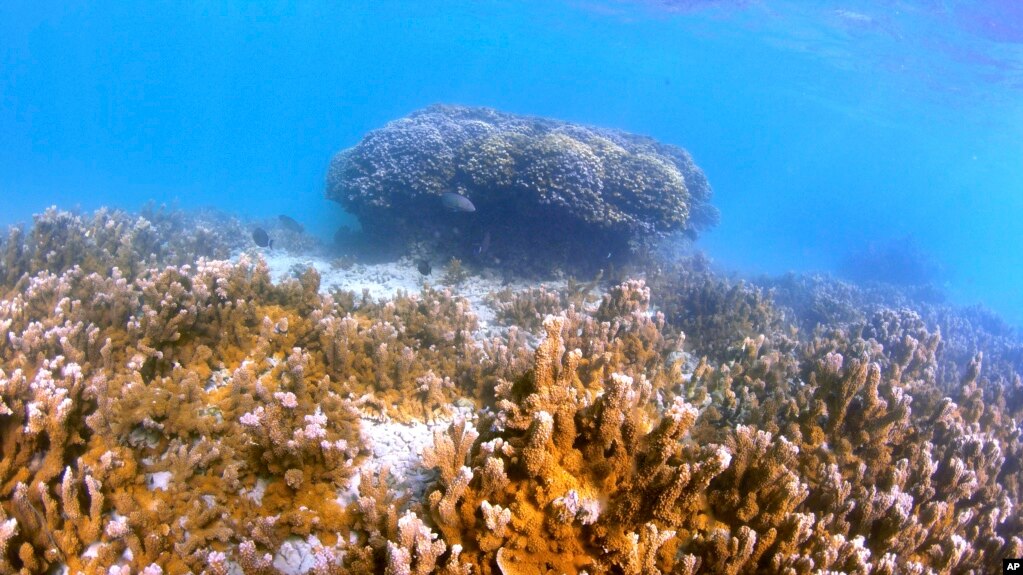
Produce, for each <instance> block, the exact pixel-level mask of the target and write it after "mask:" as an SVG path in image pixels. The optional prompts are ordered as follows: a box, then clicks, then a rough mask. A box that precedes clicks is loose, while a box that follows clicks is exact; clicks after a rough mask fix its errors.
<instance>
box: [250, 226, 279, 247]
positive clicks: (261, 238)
mask: <svg viewBox="0 0 1023 575" xmlns="http://www.w3.org/2000/svg"><path fill="white" fill-rule="evenodd" d="M252 241H254V242H256V245H257V246H259V247H261V248H273V247H274V241H273V240H271V239H270V234H268V233H266V230H264V229H263V228H256V229H254V230H252Z"/></svg>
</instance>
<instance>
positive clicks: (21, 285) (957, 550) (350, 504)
mask: <svg viewBox="0 0 1023 575" xmlns="http://www.w3.org/2000/svg"><path fill="white" fill-rule="evenodd" d="M61 221H63V222H64V223H63V225H66V226H71V227H75V226H78V225H79V223H77V222H76V221H75V220H74V219H73V218H69V219H64V220H61ZM124 229H125V230H127V229H128V228H124ZM162 233H164V232H163V231H159V230H158V231H157V234H162ZM14 237H17V234H15V236H14ZM66 237H68V238H71V237H73V234H70V233H69V234H68V235H66ZM19 242H22V243H20V244H19V245H22V246H24V243H23V242H24V239H22V240H19ZM185 243H186V244H187V243H188V242H187V240H186V241H185ZM69 245H70V247H69V250H71V251H69V252H68V253H64V254H60V253H57V254H54V255H53V256H52V257H50V258H49V259H48V260H46V261H49V262H50V263H54V265H58V266H59V267H65V266H66V265H69V266H70V267H66V269H63V270H60V271H59V273H58V272H56V271H45V270H36V271H35V272H33V273H32V274H28V275H26V274H25V272H24V271H22V272H17V273H16V274H15V275H16V276H17V277H15V278H14V279H13V282H14V283H15V284H17V285H13V284H12V285H13V287H11V288H9V289H8V291H7V292H6V294H5V295H4V296H3V298H2V299H0V333H3V334H4V337H2V338H0V449H2V452H0V455H2V457H0V488H2V491H0V571H3V572H15V573H24V574H29V573H42V572H47V571H50V570H53V569H57V568H59V567H62V566H66V567H67V568H68V569H69V570H70V571H71V572H82V573H87V574H91V573H123V572H142V573H147V574H154V573H174V574H178V573H182V574H183V573H187V572H195V573H201V572H205V573H232V572H239V571H241V572H246V573H268V574H276V573H280V572H285V571H287V572H295V571H294V570H296V569H297V570H299V571H301V572H311V573H331V574H333V573H381V572H392V573H445V574H459V575H464V574H465V573H469V572H472V573H481V574H486V573H505V574H508V573H536V572H550V571H553V572H564V573H580V572H582V571H585V572H587V573H590V574H598V573H696V572H725V573H763V572H768V573H790V574H809V573H815V572H828V571H830V572H846V573H906V572H908V573H931V572H933V573H942V572H956V573H959V572H963V573H981V572H989V571H991V570H993V569H996V568H997V565H999V564H1000V559H1001V558H1002V557H1005V556H1016V555H1019V554H1020V553H1021V552H1023V537H1021V533H1023V519H1021V515H1020V511H1019V510H1020V506H1019V502H1020V498H1021V497H1023V491H1021V489H1023V485H1021V482H1020V481H1019V479H1018V475H1019V472H1020V469H1021V461H1023V459H1021V455H1023V447H1021V441H1020V435H1021V432H1020V429H1019V423H1018V422H1019V421H1020V419H1021V418H1020V411H1019V410H1020V404H1021V396H1020V387H1021V386H1020V383H1019V381H1020V378H1019V370H1018V358H1017V357H1016V356H1015V355H1014V354H1015V353H1016V350H1018V345H1019V344H1018V342H1017V341H1015V340H1014V339H1013V337H1014V336H1013V334H1012V333H1011V332H1009V331H1006V330H1003V329H1001V328H1000V327H999V326H998V325H997V324H994V323H991V322H989V321H987V320H985V318H984V317H983V316H982V315H978V314H977V313H975V312H970V311H966V312H962V311H960V312H955V313H952V312H951V311H949V312H948V313H945V312H939V311H936V310H937V309H938V308H933V307H926V306H921V307H916V308H910V307H907V306H886V305H877V306H868V305H864V306H859V303H855V305H853V307H854V308H855V309H856V313H855V314H849V315H848V316H846V317H845V318H844V319H842V320H841V321H836V322H834V323H831V324H829V325H822V326H816V325H815V326H813V327H812V328H809V329H808V328H806V327H805V326H804V325H803V324H802V322H801V320H799V318H795V319H796V320H799V321H795V320H794V321H795V323H796V324H798V325H789V324H788V323H787V322H788V321H789V320H791V319H793V318H792V317H791V316H788V315H783V314H782V312H780V311H779V308H777V307H775V305H776V304H775V303H773V302H772V300H771V293H770V292H768V291H759V292H755V295H752V296H751V295H750V294H753V293H754V291H750V290H748V289H747V288H743V289H742V290H740V291H738V292H734V293H732V291H731V290H733V288H734V284H731V283H729V282H725V281H721V280H720V278H716V276H714V275H713V274H712V273H710V272H709V271H708V270H702V271H701V270H700V269H699V268H698V267H697V266H694V269H693V270H692V272H691V273H692V274H693V277H696V278H697V279H699V281H698V282H697V281H694V282H691V283H690V284H689V285H697V286H702V287H701V288H700V289H691V290H690V289H685V288H684V287H683V289H678V290H675V291H671V286H672V283H671V281H675V280H672V279H671V275H670V274H668V275H659V274H657V273H653V272H652V273H650V274H649V275H648V278H647V279H648V281H647V282H643V281H638V280H631V281H625V282H622V283H620V284H619V285H616V286H613V287H611V288H610V289H608V290H607V291H606V293H605V295H604V296H603V297H602V298H601V300H600V302H599V303H597V304H595V305H590V304H588V303H585V302H582V301H573V300H572V298H571V297H569V294H568V293H558V294H556V295H557V298H556V301H555V298H554V297H553V295H552V294H553V292H543V293H540V294H539V295H540V296H542V297H540V298H539V299H536V300H535V302H533V301H530V298H531V297H532V296H531V295H523V296H521V298H522V299H521V300H519V302H518V303H515V304H514V305H513V308H512V311H509V312H508V315H507V316H506V317H505V321H514V322H518V321H520V320H519V319H515V318H518V317H519V316H521V317H523V318H527V317H528V318H535V317H536V314H537V313H538V312H539V311H540V310H552V311H556V312H557V315H554V316H551V317H545V318H544V320H543V321H542V322H537V320H535V319H530V321H533V322H536V324H535V325H536V326H537V327H539V328H542V329H543V332H544V334H545V337H544V338H543V339H542V340H541V341H540V342H539V343H538V344H537V345H535V346H532V344H530V343H529V341H530V340H529V339H528V338H527V337H526V334H525V333H524V332H525V331H527V330H526V329H519V328H518V327H514V326H512V327H508V328H507V329H502V330H499V331H494V332H490V333H489V334H488V335H487V336H486V337H485V338H484V335H483V334H482V333H481V332H480V331H479V330H478V323H477V322H476V319H475V316H474V314H473V313H472V310H471V309H470V306H469V303H468V301H467V300H465V299H462V298H460V297H458V296H457V295H456V294H455V293H454V292H452V291H449V290H443V291H438V290H434V289H430V288H426V289H424V290H423V291H422V292H421V293H418V294H399V295H397V296H395V297H393V298H389V299H386V300H382V301H373V300H372V299H371V298H369V297H368V296H365V295H364V296H363V297H362V298H361V299H359V298H357V297H355V295H354V294H346V293H343V292H335V294H334V295H327V294H323V293H321V286H320V282H319V277H318V275H317V274H316V272H315V271H313V270H302V271H301V272H300V273H299V274H298V276H297V277H295V278H293V279H291V280H288V281H285V282H282V283H274V282H272V281H271V280H270V277H269V271H268V268H267V267H266V265H265V263H264V262H262V261H259V260H251V259H249V258H246V257H243V258H240V259H239V260H238V261H236V262H234V263H230V262H222V261H207V260H197V261H195V262H192V263H189V264H183V263H176V264H173V265H170V264H166V265H165V264H160V265H149V264H147V265H146V266H137V267H134V268H131V267H128V268H124V269H123V270H122V269H121V268H120V267H118V268H117V269H114V268H113V267H112V266H111V267H110V268H104V269H98V268H97V269H93V268H92V267H89V266H92V265H93V264H89V266H85V265H82V264H81V263H78V260H80V259H82V258H84V259H85V260H90V259H91V260H92V261H94V262H98V261H108V260H107V259H106V258H108V257H109V254H106V252H108V251H109V249H108V248H105V247H97V246H96V245H91V244H89V243H88V242H86V243H85V244H81V245H79V247H74V246H75V245H78V244H75V243H74V242H73V241H72V242H70V244H69ZM104 245H108V244H106V243H104ZM82 246H84V247H82ZM4 247H5V249H6V248H10V245H9V244H8V245H6V246H4ZM57 247H59V246H54V249H56V248H57ZM80 248H81V249H84V250H85V252H84V253H83V252H80V251H75V250H79V249H80ZM93 252H99V253H98V254H97V253H93ZM12 253H13V254H15V255H14V256H13V260H14V261H22V262H29V261H30V259H29V258H28V257H25V256H23V255H18V250H13V251H12ZM24 253H31V250H30V251H29V252H22V254H24ZM111 253H112V252H111ZM44 259H45V258H44ZM43 263H45V262H43ZM19 265H20V264H19ZM26 265H27V264H26ZM39 265H42V264H39ZM47 265H48V264H47ZM8 269H9V268H8ZM26 269H27V268H26ZM687 273H689V272H687ZM662 274H663V272H662ZM677 281H681V282H683V283H685V282H686V281H688V280H687V279H686V278H685V277H682V278H681V279H678V280H677ZM707 286H709V287H707ZM703 287H707V290H709V291H705V290H704V289H703ZM703 294H709V295H708V296H707V298H708V299H709V300H711V301H716V302H733V303H735V302H737V303H739V304H740V305H737V306H735V307H731V306H729V305H721V306H717V305H714V306H707V307H705V308H701V307H699V306H696V307H694V308H693V309H705V310H712V311H710V312H707V313H713V314H716V315H718V316H720V317H711V318H693V319H692V320H690V319H685V320H684V321H686V322H689V323H686V324H684V325H686V326H687V327H686V328H685V329H686V331H687V333H686V337H684V336H683V335H682V334H681V333H680V330H679V326H680V325H681V324H680V320H679V316H678V315H675V314H674V313H664V312H665V311H666V310H667V311H670V310H671V309H679V308H681V307H684V306H686V305H688V304H687V298H691V297H694V298H697V301H699V298H701V297H703ZM729 294H732V295H729ZM532 295H533V296H535V295H537V292H533V294H532ZM548 296H550V297H548ZM497 301H500V300H499V299H498V300H497ZM508 301H514V300H508ZM743 302H745V303H743ZM750 302H752V303H750ZM545 306H549V307H545ZM949 309H950V308H949ZM700 313H703V312H700ZM523 323H525V322H523ZM701 326H702V327H701ZM728 326H733V327H735V331H733V332H729V330H730V329H732V328H730V327H728ZM701 329H705V330H706V334H705V335H701V333H700V330H701ZM946 336H947V337H948V338H950V339H945V338H946ZM688 346H697V349H700V348H703V349H705V350H716V351H713V353H706V354H705V356H704V357H703V358H702V359H701V360H700V361H698V362H697V361H696V360H695V359H694V358H693V357H692V356H690V355H688V354H687V353H686V352H685V350H684V349H683V348H684V347H688ZM707 346H709V347H707ZM974 348H975V349H974ZM981 348H983V349H981ZM455 403H457V405H458V406H459V413H460V414H463V415H462V417H460V418H457V419H455V420H454V421H452V422H451V424H450V426H449V428H448V429H447V431H446V432H441V433H436V434H435V435H434V443H433V446H432V447H431V448H428V449H425V450H424V451H423V452H422V454H421V455H420V458H419V461H420V463H421V464H422V465H423V466H424V467H426V468H429V469H432V470H434V472H435V476H434V478H433V482H432V484H431V485H430V486H429V488H428V489H426V490H425V491H426V492H425V493H422V494H420V493H419V492H416V491H403V490H401V489H400V488H399V486H398V485H397V480H396V479H395V478H394V477H392V476H391V475H390V474H389V472H388V470H387V468H386V467H384V468H380V467H378V466H373V465H368V464H366V465H364V464H365V463H367V462H369V463H372V459H373V458H374V457H377V454H376V453H375V452H374V450H373V449H371V448H370V446H369V445H367V444H366V443H365V442H364V440H363V438H362V435H363V434H362V432H361V430H362V429H364V427H363V426H365V425H367V424H368V423H371V422H380V421H383V422H394V421H395V420H398V421H410V422H414V421H424V420H425V421H432V422H434V423H436V422H437V421H438V420H439V419H440V418H441V417H444V416H446V415H447V414H450V413H452V412H453V408H452V404H455ZM449 421H450V420H449ZM435 428H436V427H435Z"/></svg>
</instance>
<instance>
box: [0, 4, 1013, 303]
mask: <svg viewBox="0 0 1023 575" xmlns="http://www.w3.org/2000/svg"><path fill="white" fill-rule="evenodd" d="M268 4H270V3H265V2H260V3H240V2H229V3H205V2H194V3H184V2H152V3H145V4H143V3H138V5H137V6H136V5H135V3H123V2H108V3H97V2H67V1H62V2H38V1H31V2H25V1H19V0H6V1H5V2H3V3H2V4H0V224H7V223H11V222H15V221H26V220H28V219H29V218H30V216H31V214H32V213H35V212H39V211H41V210H42V209H44V208H45V207H46V206H48V205H51V204H57V205H59V206H61V207H65V208H72V207H75V206H80V207H81V208H83V209H93V208H95V207H98V206H100V205H113V206H119V207H125V208H132V209H134V208H138V207H139V206H141V205H142V204H144V203H145V202H146V201H148V200H151V199H154V200H156V201H158V202H172V201H176V202H177V204H178V205H179V206H180V207H190V206H194V205H213V206H216V207H220V208H223V209H226V210H230V211H237V212H240V213H242V214H244V215H249V216H271V215H276V214H278V213H287V214H290V215H292V216H294V217H295V218H297V219H299V220H301V221H303V222H305V223H306V224H307V226H308V227H309V228H310V229H312V230H313V231H314V232H316V233H319V234H321V235H323V236H324V237H330V235H331V234H332V233H333V231H334V229H335V228H336V227H337V225H338V223H340V222H343V221H344V220H345V218H346V216H345V215H344V214H343V213H342V212H341V210H340V209H339V208H338V207H336V205H335V204H333V203H330V202H327V201H326V200H324V199H323V178H324V173H325V170H326V167H327V163H328V161H329V159H330V157H331V155H332V154H333V153H334V152H336V151H337V150H339V149H341V148H343V147H347V146H350V145H352V144H354V143H355V142H357V141H358V139H359V138H360V137H361V136H362V134H364V133H365V132H366V131H368V130H371V129H373V128H376V127H379V126H381V125H382V124H383V123H385V122H386V121H388V120H391V119H393V118H396V117H398V116H401V115H404V114H406V113H408V112H410V111H412V110H414V109H416V108H419V107H421V106H425V105H427V104H431V103H434V102H450V103H464V104H478V105H488V106H493V107H497V108H500V109H503V110H508V111H512V112H521V113H530V114H540V115H549V116H554V117H558V118H562V119H567V120H573V121H580V122H587V123H593V124H600V125H604V126H611V127H618V128H622V129H626V130H630V131H634V132H639V133H645V134H649V135H652V136H654V137H656V138H658V139H661V140H664V141H667V142H671V143H675V144H679V145H681V146H684V147H686V148H687V149H689V150H690V151H691V152H692V153H693V155H694V156H695V158H696V160H697V162H698V163H699V164H700V165H701V166H702V167H703V168H704V169H705V171H706V172H707V175H708V176H709V178H710V181H711V183H712V184H713V186H714V188H715V192H716V200H715V203H716V204H717V205H718V206H719V207H720V209H721V212H722V219H721V225H720V226H719V227H718V228H717V229H716V230H715V231H714V232H713V233H710V234H708V235H707V236H706V237H704V238H703V240H701V245H702V246H704V247H705V248H706V249H707V250H708V251H709V253H710V254H711V255H712V256H713V257H714V258H715V259H717V260H718V261H719V262H722V263H724V264H726V265H730V266H734V267H737V268H740V269H744V270H749V271H768V272H776V271H784V270H788V269H797V270H806V269H832V268H834V266H835V264H836V262H837V261H838V260H839V259H840V258H841V257H842V256H843V255H844V254H846V253H848V252H849V251H850V250H854V249H856V248H858V247H861V246H863V245H866V244H867V243H868V242H870V241H876V240H885V239H890V238H902V237H912V238H914V239H915V240H916V241H917V243H918V244H919V245H920V246H921V247H922V248H924V249H925V250H928V251H930V252H931V253H932V254H934V255H935V256H936V257H937V258H938V259H939V260H941V262H942V263H943V264H945V265H946V266H947V267H948V269H949V270H950V275H949V286H948V287H949V288H950V290H951V291H952V293H953V295H954V296H955V297H956V299H957V300H958V301H963V302H975V301H981V302H984V303H987V304H988V305H990V306H992V307H994V308H995V309H997V310H999V311H1000V312H1002V313H1003V314H1005V315H1006V316H1007V317H1008V318H1010V319H1011V320H1012V321H1014V322H1017V323H1023V289H1020V286H1023V229H1021V226H1020V222H1021V221H1023V8H1021V7H1020V5H1021V4H1023V3H1019V2H1015V1H1005V0H1003V1H993V0H992V1H988V2H976V1H961V2H957V1H953V0H941V1H939V0H916V1H913V2H910V1H883V0H873V1H870V2H808V1H802V0H800V1H795V0H792V1H789V2H771V1H769V0H765V1H763V2H755V1H745V2H743V1H738V0H737V1H734V2H722V1H713V0H703V1H693V0H690V1H688V2H679V1H674V2H673V1H669V0H661V1H652V2H640V1H633V2H626V1H624V0H621V1H611V0H604V1H597V0H593V1H576V2H571V1H567V0H566V1H563V2H555V1H522V0H505V1H495V0H473V1H465V2H442V1H437V2H434V1H425V0H410V1H407V2H391V1H381V0H365V1H346V2H339V3H335V2H330V3H327V2H324V3H322V4H314V3H299V4H295V3H281V4H278V5H274V6H268ZM129 5H130V6H129Z"/></svg>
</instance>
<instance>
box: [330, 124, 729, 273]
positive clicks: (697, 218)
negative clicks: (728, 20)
mask: <svg viewBox="0 0 1023 575" xmlns="http://www.w3.org/2000/svg"><path fill="white" fill-rule="evenodd" d="M445 193H458V194H460V195H462V196H464V197H466V198H468V199H469V200H470V201H471V202H472V204H474V205H475V208H476V211H475V212H473V213H472V214H465V213H449V212H446V211H445V209H444V202H442V201H441V197H442V195H443V194H445ZM326 195H327V197H328V198H330V199H332V200H335V201H337V202H340V203H341V205H342V206H343V207H344V208H345V209H346V210H347V211H349V212H351V213H353V214H355V215H356V216H358V218H359V220H360V222H361V224H362V227H363V229H364V231H365V232H366V233H368V234H370V235H372V236H373V237H374V238H377V239H379V240H387V241H392V242H393V241H397V242H399V243H402V244H412V243H415V242H427V243H429V244H430V245H431V246H432V248H433V249H439V250H440V251H442V252H444V253H447V254H449V255H454V256H457V257H460V258H462V259H463V260H479V259H485V260H486V261H493V259H494V258H496V259H500V260H504V261H505V263H506V264H507V263H509V262H517V263H520V264H522V265H525V264H526V262H529V261H532V262H534V264H535V265H538V266H546V267H547V268H548V269H552V268H554V267H557V266H563V267H569V268H573V267H581V266H583V264H585V263H587V262H588V261H594V260H601V259H602V260H606V259H608V256H609V255H610V257H611V258H612V259H615V260H621V259H625V258H626V257H627V255H628V253H629V251H630V249H635V248H636V247H637V246H638V244H641V243H644V242H646V241H647V240H650V239H652V238H656V237H658V236H661V235H664V234H667V233H673V232H685V233H688V234H691V235H692V234H695V233H696V232H698V231H699V230H701V229H704V228H706V227H708V226H710V225H713V224H714V223H715V222H716V220H717V211H716V210H715V208H714V207H713V206H711V204H710V197H711V189H710V185H709V184H708V183H707V179H706V177H705V176H704V174H703V172H702V171H701V170H700V169H699V168H698V167H697V166H696V164H695V163H694V162H693V160H692V157H691V156H690V155H689V153H688V152H686V151H685V150H683V149H681V148H678V147H676V146H671V145H667V144H662V143H659V142H657V141H655V140H653V139H650V138H646V137H641V136H636V135H633V134H628V133H625V132H621V131H617V130H610V129H604V128H596V127H590V126H583V125H578V124H571V123H567V122H561V121H557V120H552V119H547V118H537V117H530V116H518V115H514V114H508V113H504V112H499V111H496V110H492V109H489V108H470V107H463V106H445V105H435V106H431V107H428V108H425V109H422V110H419V111H416V112H414V113H412V114H410V115H409V116H407V117H404V118H400V119H398V120H394V121H392V122H390V123H388V124H387V125H386V126H384V127H383V128H380V129H378V130H375V131H372V132H370V133H369V134H367V135H366V136H365V137H364V138H363V139H362V141H360V142H359V143H358V144H357V145H355V146H354V147H352V148H349V149H346V150H344V151H342V152H340V153H338V154H337V155H336V156H335V157H334V159H333V161H332V162H331V165H330V169H329V172H328V174H327V191H326ZM538 256H542V257H538ZM602 263H603V265H607V264H606V262H602ZM598 267H599V266H598Z"/></svg>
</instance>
